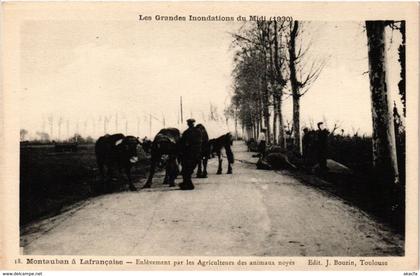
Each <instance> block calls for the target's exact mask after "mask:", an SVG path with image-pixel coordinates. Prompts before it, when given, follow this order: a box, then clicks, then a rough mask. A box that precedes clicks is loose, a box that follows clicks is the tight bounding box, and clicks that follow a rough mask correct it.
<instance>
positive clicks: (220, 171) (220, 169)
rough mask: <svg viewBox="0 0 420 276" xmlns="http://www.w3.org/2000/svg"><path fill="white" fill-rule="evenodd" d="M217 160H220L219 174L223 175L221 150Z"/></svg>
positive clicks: (218, 152)
mask: <svg viewBox="0 0 420 276" xmlns="http://www.w3.org/2000/svg"><path fill="white" fill-rule="evenodd" d="M217 158H218V159H219V167H218V168H217V174H222V162H223V160H222V152H221V151H220V150H219V151H217Z"/></svg>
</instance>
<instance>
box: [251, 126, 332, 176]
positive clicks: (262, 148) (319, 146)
mask: <svg viewBox="0 0 420 276" xmlns="http://www.w3.org/2000/svg"><path fill="white" fill-rule="evenodd" d="M317 127H318V129H317V130H316V131H310V130H309V129H308V128H304V129H303V137H302V146H303V160H304V163H305V165H308V166H309V165H310V164H311V163H313V162H312V160H313V159H316V161H317V163H318V167H319V171H320V172H326V171H328V167H327V155H328V135H329V131H328V130H327V129H326V128H325V126H324V123H323V122H318V124H317ZM266 132H267V130H266V129H265V128H263V129H261V132H260V134H259V136H258V141H257V142H258V152H259V154H260V157H261V158H264V157H265V156H266V152H267V138H266Z"/></svg>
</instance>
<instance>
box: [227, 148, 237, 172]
mask: <svg viewBox="0 0 420 276" xmlns="http://www.w3.org/2000/svg"><path fill="white" fill-rule="evenodd" d="M225 152H226V157H227V160H228V170H227V174H232V163H233V162H234V160H235V159H234V157H233V152H232V149H231V148H230V146H226V147H225Z"/></svg>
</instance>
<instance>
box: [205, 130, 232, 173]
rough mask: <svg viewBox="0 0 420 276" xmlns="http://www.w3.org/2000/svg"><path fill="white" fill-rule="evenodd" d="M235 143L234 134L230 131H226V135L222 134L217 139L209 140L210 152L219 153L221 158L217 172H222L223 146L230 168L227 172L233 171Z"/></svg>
mask: <svg viewBox="0 0 420 276" xmlns="http://www.w3.org/2000/svg"><path fill="white" fill-rule="evenodd" d="M232 144H233V136H232V134H231V133H230V132H228V133H226V134H225V135H222V136H220V137H219V138H216V139H210V141H209V145H208V147H209V153H210V154H214V153H216V154H217V157H218V158H219V167H218V168H217V174H222V162H223V160H222V148H225V152H226V156H227V160H228V170H227V173H228V174H231V173H232V165H231V164H233V163H234V161H235V158H234V156H233V152H232V149H231V146H232Z"/></svg>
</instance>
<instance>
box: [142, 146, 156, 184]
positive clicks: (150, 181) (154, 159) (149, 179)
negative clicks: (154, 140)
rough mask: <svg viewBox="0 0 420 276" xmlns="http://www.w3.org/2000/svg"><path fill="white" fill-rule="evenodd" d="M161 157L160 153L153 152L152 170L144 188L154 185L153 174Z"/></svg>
mask: <svg viewBox="0 0 420 276" xmlns="http://www.w3.org/2000/svg"><path fill="white" fill-rule="evenodd" d="M159 159H160V155H156V154H152V160H151V164H150V172H149V177H148V178H147V181H146V184H144V186H143V187H142V189H145V188H150V187H151V185H152V179H153V175H154V174H155V169H156V164H157V162H158V161H159Z"/></svg>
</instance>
